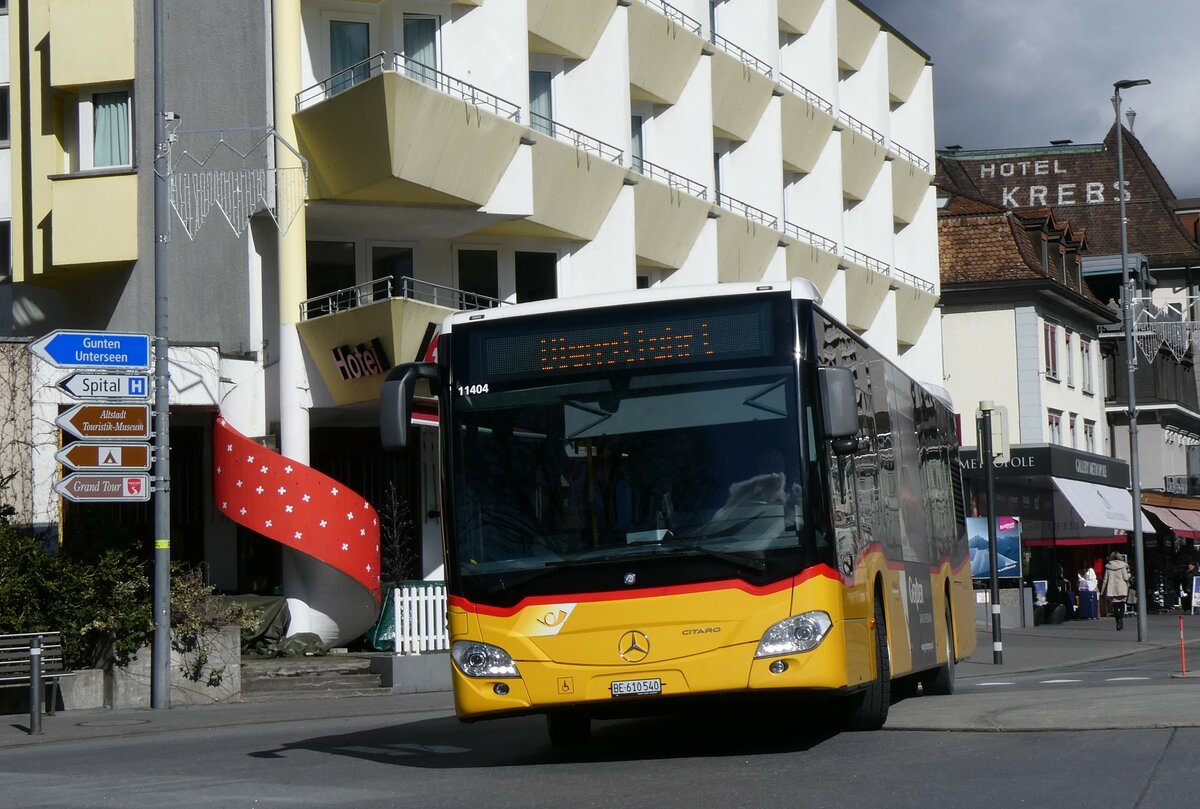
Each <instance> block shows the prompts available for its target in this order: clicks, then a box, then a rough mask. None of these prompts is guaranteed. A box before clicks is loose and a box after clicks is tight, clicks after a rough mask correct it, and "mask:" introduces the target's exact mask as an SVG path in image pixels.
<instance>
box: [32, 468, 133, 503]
mask: <svg viewBox="0 0 1200 809" xmlns="http://www.w3.org/2000/svg"><path fill="white" fill-rule="evenodd" d="M54 491H56V492H58V493H59V494H61V495H62V496H63V497H65V498H67V499H68V500H71V501H73V502H76V503H81V502H107V503H144V502H146V501H147V500H149V499H150V476H149V475H89V474H85V473H83V472H76V473H75V474H73V475H67V476H66V477H65V478H63V479H62V480H60V481H59V482H58V483H55V484H54Z"/></svg>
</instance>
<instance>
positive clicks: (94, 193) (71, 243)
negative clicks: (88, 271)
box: [50, 169, 138, 267]
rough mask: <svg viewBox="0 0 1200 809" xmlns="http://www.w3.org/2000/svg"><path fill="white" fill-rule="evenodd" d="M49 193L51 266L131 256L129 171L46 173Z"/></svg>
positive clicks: (133, 230)
mask: <svg viewBox="0 0 1200 809" xmlns="http://www.w3.org/2000/svg"><path fill="white" fill-rule="evenodd" d="M50 195H51V202H50V205H51V211H52V212H53V213H52V214H51V223H50V250H51V258H52V260H53V262H54V266H55V267H81V266H86V265H103V264H115V263H120V262H128V261H134V260H136V259H137V257H138V246H137V220H138V217H137V173H136V171H135V170H133V169H123V170H120V171H119V172H111V171H103V172H86V173H79V174H65V175H57V176H52V177H51V178H50Z"/></svg>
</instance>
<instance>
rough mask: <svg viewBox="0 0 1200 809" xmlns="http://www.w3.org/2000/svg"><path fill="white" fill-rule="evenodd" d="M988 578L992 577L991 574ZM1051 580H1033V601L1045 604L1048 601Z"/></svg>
mask: <svg viewBox="0 0 1200 809" xmlns="http://www.w3.org/2000/svg"><path fill="white" fill-rule="evenodd" d="M988 578H991V577H990V576H989V577H988ZM1049 584H1050V582H1048V581H1046V580H1045V579H1036V580H1034V582H1033V603H1034V604H1041V605H1044V604H1045V603H1046V592H1047V590H1048V589H1049Z"/></svg>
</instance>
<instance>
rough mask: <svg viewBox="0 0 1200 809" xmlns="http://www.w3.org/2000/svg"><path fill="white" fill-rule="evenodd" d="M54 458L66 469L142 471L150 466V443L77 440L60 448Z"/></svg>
mask: <svg viewBox="0 0 1200 809" xmlns="http://www.w3.org/2000/svg"><path fill="white" fill-rule="evenodd" d="M54 460H56V461H58V462H59V463H60V464H62V465H63V466H65V467H67V468H68V469H88V470H106V471H109V472H121V471H122V470H130V471H144V470H146V469H149V468H150V445H149V444H129V443H126V444H109V443H90V442H83V441H78V442H76V443H74V444H69V445H68V446H65V447H63V448H62V449H60V450H59V451H58V452H57V453H56V454H55V455H54Z"/></svg>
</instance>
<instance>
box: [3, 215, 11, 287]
mask: <svg viewBox="0 0 1200 809" xmlns="http://www.w3.org/2000/svg"><path fill="white" fill-rule="evenodd" d="M11 278H12V221H11V220H8V219H3V220H0V281H8V280H11Z"/></svg>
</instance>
